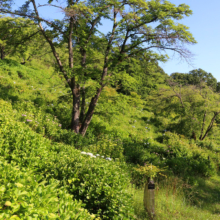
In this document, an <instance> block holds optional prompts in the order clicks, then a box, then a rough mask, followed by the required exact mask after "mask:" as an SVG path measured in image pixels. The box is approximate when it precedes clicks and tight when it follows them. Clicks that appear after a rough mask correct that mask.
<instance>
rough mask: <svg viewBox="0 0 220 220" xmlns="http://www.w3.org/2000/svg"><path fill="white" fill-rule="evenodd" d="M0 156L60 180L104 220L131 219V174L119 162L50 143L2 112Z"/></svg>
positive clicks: (90, 210) (47, 176) (70, 191)
mask: <svg viewBox="0 0 220 220" xmlns="http://www.w3.org/2000/svg"><path fill="white" fill-rule="evenodd" d="M0 136H1V140H3V141H2V142H0V155H2V156H4V157H5V158H6V159H7V160H8V161H15V162H16V163H17V164H18V165H19V166H20V167H30V168H31V169H34V170H35V172H37V173H39V174H41V175H43V176H44V177H45V178H46V180H48V181H49V180H50V179H51V178H55V179H57V180H60V184H62V185H64V186H65V187H66V189H68V192H69V193H71V194H73V195H74V197H75V198H76V199H77V200H82V201H83V203H85V208H86V209H88V210H89V212H91V213H93V214H97V216H101V218H102V219H132V218H133V217H132V215H131V214H132V212H133V210H132V208H131V204H132V201H131V195H130V194H129V193H128V192H126V189H127V188H128V187H129V178H128V174H127V173H126V172H125V171H124V170H123V169H122V168H121V167H120V164H119V163H118V162H114V161H106V160H105V159H102V158H91V157H89V156H87V155H86V156H85V155H82V154H80V152H79V151H78V150H76V149H74V148H71V147H70V146H65V145H62V144H56V143H54V144H51V142H50V141H49V140H46V139H44V138H43V137H42V136H40V135H37V134H36V133H34V132H33V131H31V129H30V128H28V127H25V125H24V124H23V123H19V122H13V121H12V120H11V118H10V116H9V115H7V113H5V114H2V115H1V126H0Z"/></svg>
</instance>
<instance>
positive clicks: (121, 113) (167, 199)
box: [0, 60, 220, 219]
mask: <svg viewBox="0 0 220 220" xmlns="http://www.w3.org/2000/svg"><path fill="white" fill-rule="evenodd" d="M0 94H1V95H0V96H1V97H0V98H2V99H4V100H7V101H12V104H13V106H14V109H16V110H15V111H16V113H17V115H19V116H17V120H21V121H22V120H24V119H23V118H22V117H21V114H26V115H27V116H28V117H29V119H30V120H35V119H37V121H38V123H40V125H41V128H39V129H37V128H36V126H35V124H34V123H27V122H25V121H24V122H25V123H26V124H27V125H29V126H30V127H32V129H33V130H35V131H36V132H38V133H41V134H42V135H45V130H44V129H43V127H45V128H46V129H47V131H48V134H47V137H49V136H50V137H52V138H53V134H55V133H59V129H60V127H59V125H60V124H61V123H62V126H63V127H65V126H67V125H68V122H69V120H70V118H69V117H68V115H69V114H70V112H71V106H70V105H68V98H67V99H65V97H68V90H67V89H66V88H65V86H64V83H63V82H62V80H61V79H60V78H59V77H58V76H57V75H56V74H54V72H53V70H52V69H46V68H44V69H42V70H40V69H33V68H31V67H25V66H22V65H19V64H18V63H16V62H14V61H13V62H12V61H9V60H8V61H4V62H2V61H0ZM60 96H62V97H63V100H62V99H61V101H59V100H60V99H59V97H60ZM106 100H107V102H106ZM39 112H40V113H39ZM55 115H56V116H58V118H56V117H55ZM152 118H153V114H152V113H151V112H148V111H147V110H144V103H143V101H142V100H141V99H140V97H138V96H137V95H136V94H132V95H131V96H124V95H120V94H118V93H117V92H115V90H114V89H112V88H107V89H106V90H105V91H104V93H103V94H102V96H101V98H100V101H99V103H98V108H97V110H96V114H95V116H94V118H93V121H92V126H91V128H90V130H91V131H92V130H95V133H96V135H99V133H100V134H101V133H102V132H103V131H104V132H105V133H107V134H111V133H116V134H117V135H120V136H122V137H124V138H128V137H133V138H136V139H138V140H143V139H145V140H144V141H146V140H150V141H151V145H152V146H153V145H156V144H157V145H158V143H156V141H155V139H156V138H158V137H160V136H162V133H161V132H159V131H158V129H157V124H156V123H155V122H154V121H153V120H152ZM25 119H26V118H25ZM146 127H147V129H146ZM106 141H108V140H106ZM186 145H187V150H188V151H190V150H192V149H191V148H190V147H191V146H192V145H191V146H190V145H189V144H186ZM86 148H88V146H85V149H86ZM193 148H194V150H197V151H199V152H201V153H202V154H206V155H211V156H213V158H214V157H216V155H215V154H214V152H218V149H217V148H216V149H212V150H207V149H201V148H199V147H198V146H197V145H193ZM91 149H93V148H92V147H91ZM170 182H171V183H170ZM170 182H169V183H166V182H165V183H160V184H159V188H158V189H157V193H156V204H157V205H156V207H157V208H156V209H157V213H158V219H220V216H219V214H220V207H219V203H218V201H219V197H220V188H219V183H220V178H219V177H218V176H217V175H216V176H214V177H212V178H211V179H208V180H204V179H202V178H200V179H199V178H197V182H196V183H194V185H193V186H190V185H188V186H186V185H185V183H183V182H182V181H181V180H180V179H179V178H177V177H175V178H174V179H171V180H170ZM187 187H188V188H192V190H188V191H187V193H188V194H186V193H184V192H185V188H187ZM189 192H191V193H190V194H189ZM142 196H143V190H134V201H135V202H134V206H135V208H136V213H137V217H138V218H139V219H147V217H146V214H145V212H144V210H143V205H142V201H143V198H142Z"/></svg>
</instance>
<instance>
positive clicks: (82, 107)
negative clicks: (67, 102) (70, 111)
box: [79, 86, 86, 124]
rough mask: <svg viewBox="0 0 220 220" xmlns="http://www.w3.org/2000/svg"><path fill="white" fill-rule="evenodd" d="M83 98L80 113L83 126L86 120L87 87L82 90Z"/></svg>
mask: <svg viewBox="0 0 220 220" xmlns="http://www.w3.org/2000/svg"><path fill="white" fill-rule="evenodd" d="M81 97H82V102H81V111H80V117H79V121H80V123H81V124H82V123H83V120H84V117H85V106H86V91H85V86H83V87H82V89H81Z"/></svg>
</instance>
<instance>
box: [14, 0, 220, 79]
mask: <svg viewBox="0 0 220 220" xmlns="http://www.w3.org/2000/svg"><path fill="white" fill-rule="evenodd" d="M15 2H16V3H15V5H17V6H19V5H20V4H21V3H23V2H24V0H15ZM36 2H37V3H42V4H45V2H46V1H45V0H36ZM61 2H62V1H61ZM63 2H65V1H64V0H63ZM170 2H171V3H173V4H176V5H179V4H182V3H185V4H187V5H189V6H190V9H191V10H192V11H193V14H192V15H191V16H190V17H186V18H184V19H182V20H180V21H178V22H180V23H182V24H184V25H186V26H188V27H189V31H190V32H191V33H192V34H193V36H194V38H195V40H196V41H197V42H198V43H197V44H196V45H187V48H188V49H189V50H190V51H191V52H192V54H194V56H193V58H192V59H191V62H190V64H189V63H187V62H185V61H181V60H180V59H179V58H178V56H173V54H172V53H168V55H169V56H170V60H169V61H167V62H166V63H160V66H161V67H162V68H163V69H164V71H165V72H166V73H167V74H169V75H170V74H171V73H173V72H180V73H188V72H189V71H190V70H193V69H198V68H201V69H203V70H205V71H206V72H208V73H211V74H212V75H213V76H214V77H215V78H216V79H217V80H218V81H220V67H219V66H218V64H220V43H219V39H220V11H219V8H220V0H209V1H207V0H170ZM40 13H41V15H42V16H43V17H44V18H51V17H52V18H56V17H57V16H58V14H60V13H59V9H53V10H51V8H47V7H45V8H44V9H43V8H42V9H41V10H40ZM59 16H62V15H59ZM111 26H112V25H111ZM108 27H109V24H108V22H107V21H103V26H102V27H100V29H101V30H103V31H105V30H107V29H108Z"/></svg>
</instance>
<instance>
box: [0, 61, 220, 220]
mask: <svg viewBox="0 0 220 220" xmlns="http://www.w3.org/2000/svg"><path fill="white" fill-rule="evenodd" d="M0 62H1V70H0V71H1V74H0V76H1V78H0V79H1V93H0V94H1V105H0V106H1V148H0V149H1V150H0V154H1V155H0V156H1V158H2V159H1V163H2V169H3V170H2V172H1V192H2V199H1V207H2V211H1V216H2V218H9V217H10V218H12V216H14V217H13V218H17V219H18V217H19V218H20V219H26V218H27V216H31V217H32V218H35V219H38V218H40V219H42V218H43V219H46V218H49V219H52V218H54V219H56V218H59V219H76V217H74V216H75V215H78V216H79V217H77V218H78V219H90V218H93V215H94V217H95V216H96V217H97V218H98V216H100V217H101V218H102V219H132V218H134V219H135V218H136V219H148V218H147V214H146V211H144V208H143V200H142V199H143V190H142V186H143V185H142V184H143V183H144V179H143V177H144V176H145V174H144V176H143V173H141V172H139V171H138V169H137V168H135V167H136V165H135V164H139V165H141V166H144V164H153V165H154V166H156V167H157V168H158V169H159V170H164V171H162V172H163V175H162V176H161V175H159V176H158V177H156V179H155V180H157V181H158V182H157V184H156V185H157V188H156V210H157V216H158V219H166V218H168V217H169V218H170V219H195V218H196V219H218V211H219V208H220V207H219V204H218V195H219V194H218V193H219V181H220V178H219V177H218V176H217V173H218V164H219V156H218V152H219V148H218V147H216V146H217V144H216V145H215V143H217V142H214V141H213V139H212V142H211V140H210V139H208V140H207V141H206V142H200V141H194V140H193V139H190V138H187V137H185V136H183V135H178V134H176V133H174V132H171V131H164V130H163V121H168V122H169V120H171V119H170V118H166V117H165V116H164V117H162V116H157V115H156V114H155V113H154V112H153V111H150V110H149V109H150V108H149V107H148V106H149V104H148V103H149V102H148V100H144V99H142V98H141V96H140V95H138V94H137V93H134V92H133V93H131V94H130V95H124V94H122V93H118V92H117V91H116V90H115V89H114V88H111V87H108V88H106V89H105V90H104V92H103V94H102V96H101V98H100V101H99V103H98V106H97V110H96V112H95V115H94V118H93V121H92V124H91V127H90V128H89V130H88V133H87V135H86V136H85V137H84V138H82V137H80V136H78V135H75V134H74V133H73V132H71V131H70V130H69V129H68V124H69V121H70V120H71V119H70V114H71V106H70V105H68V101H69V100H68V99H69V97H68V96H69V95H68V90H67V89H63V87H61V86H60V85H62V84H63V82H62V80H61V79H60V78H59V77H56V75H54V73H53V71H46V69H33V68H32V67H31V66H30V67H26V66H24V65H20V64H19V63H17V62H15V61H13V60H10V59H7V60H2V61H0ZM52 76H53V77H52ZM106 100H108V101H107V102H106ZM159 117H160V120H161V121H159ZM210 138H211V137H210ZM209 140H210V142H209ZM216 141H217V140H216ZM202 144H203V145H202ZM210 144H212V145H210ZM82 152H87V153H93V154H94V155H96V154H99V155H100V156H96V158H95V157H91V155H86V154H85V153H82ZM101 156H103V157H104V158H111V160H106V159H104V158H102V157H101ZM208 157H209V158H208ZM125 162H126V163H125ZM145 166H148V165H145ZM18 170H19V172H20V173H19V172H18ZM155 172H157V171H155ZM5 173H11V176H9V175H7V176H6V175H5ZM155 174H156V173H155ZM146 175H148V174H147V172H146ZM145 178H146V176H145ZM34 179H36V180H37V181H33V180H34ZM19 184H21V185H19ZM26 185H28V188H27V187H25V186H26ZM20 186H21V187H20ZM42 186H43V188H42ZM19 187H20V188H19ZM31 187H32V188H31ZM39 187H41V188H42V189H43V190H44V191H45V192H41V194H40V198H41V201H39V202H38V201H37V199H36V198H37V195H35V194H34V192H35V191H36V193H37V192H38V193H39V192H40V191H41V190H40V188H39ZM38 188H39V190H40V191H39V190H38ZM31 189H35V191H34V192H33V190H31ZM55 189H56V190H57V196H56V194H54V193H55V191H54V190H55ZM15 190H16V193H15ZM6 192H7V193H6ZM17 193H18V194H17ZM43 193H45V194H43ZM51 193H52V194H51ZM59 193H63V194H62V196H60V194H59ZM15 195H17V196H15ZM43 195H45V197H44V196H43ZM72 196H74V199H75V202H74V200H72V199H71V200H70V198H71V197H72ZM32 197H33V198H35V200H33V201H32V200H31V198H32ZM27 198H28V199H27ZM67 200H68V201H70V202H69V203H68V204H69V206H68V207H66V208H65V207H62V208H61V207H60V208H59V207H58V206H57V205H55V204H54V201H57V202H58V203H59V204H61V203H64V204H67V202H66V201H67ZM52 201H53V202H52ZM77 201H82V203H80V202H77ZM6 202H9V206H7V204H6ZM50 202H52V204H51V207H49V204H50ZM23 203H24V205H21V204H23ZM46 203H48V206H47V208H46V209H45V210H44V209H43V204H46ZM5 204H6V205H5ZM74 204H75V205H74ZM76 204H77V206H76ZM71 206H74V209H72V208H71ZM55 207H56V208H55ZM76 207H78V208H76ZM80 207H84V208H85V210H88V212H87V213H88V214H87V213H86V212H84V211H82V210H84V209H83V208H80ZM79 209H80V210H81V211H80V212H79V211H77V210H79ZM62 210H63V211H62ZM68 210H69V211H68ZM70 210H71V211H70ZM59 213H62V215H61V214H59ZM89 213H90V214H89ZM46 216H47V217H46ZM116 216H118V217H116ZM166 216H167V217H166Z"/></svg>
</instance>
